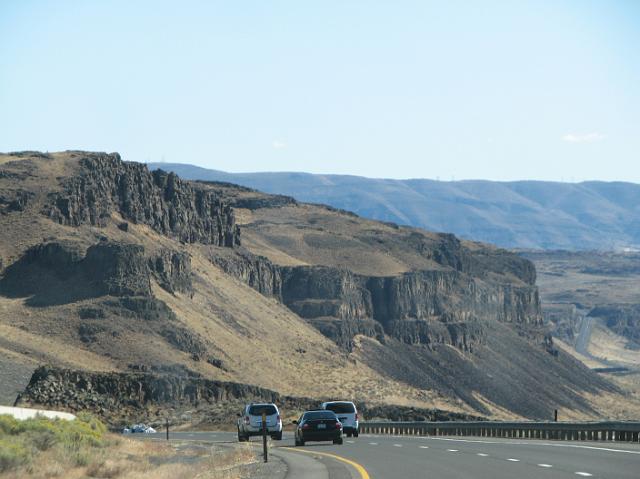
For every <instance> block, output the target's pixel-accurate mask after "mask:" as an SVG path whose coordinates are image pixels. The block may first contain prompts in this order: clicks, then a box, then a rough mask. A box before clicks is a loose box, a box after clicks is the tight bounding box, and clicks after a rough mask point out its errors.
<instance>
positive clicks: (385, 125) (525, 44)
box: [0, 0, 640, 183]
mask: <svg viewBox="0 0 640 479" xmlns="http://www.w3.org/2000/svg"><path fill="white" fill-rule="evenodd" d="M66 149H85V150H96V151H107V152H112V151H118V152H120V153H121V155H122V156H123V158H124V159H125V160H131V161H143V162H149V161H166V162H178V163H192V164H196V165H200V166H203V167H207V168H214V169H219V170H225V171H232V172H248V171H308V172H312V173H336V174H355V175H362V176H370V177H383V178H433V179H442V180H452V179H456V180H459V179H490V180H520V179H539V180H554V181H582V180H594V179H595V180H624V181H632V182H638V183H640V1H636V0H626V1H625V0H617V1H616V0H600V1H589V0H575V1H572V0H549V1H546V0H537V1H526V0H522V1H517V2H516V1H512V0H505V1H491V0H483V1H471V0H469V1H466V2H462V1H456V0H451V1H450V0H447V1H428V0H419V1H403V0H398V1H393V2H388V1H384V2H383V1H374V0H368V1H349V0H342V1H331V0H323V1H321V2H311V1H302V2H301V1H299V0H298V1H267V0H256V1H250V0H238V1H225V2H223V1H201V2H198V1H177V0H176V1H174V2H163V1H144V0H139V1H135V2H133V1H100V2H99V1H64V0H60V1H31V0H0V151H4V152H7V151H17V150H41V151H60V150H66Z"/></svg>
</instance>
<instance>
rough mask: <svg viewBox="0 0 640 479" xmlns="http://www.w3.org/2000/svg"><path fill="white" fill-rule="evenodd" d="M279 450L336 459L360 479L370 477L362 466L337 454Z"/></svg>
mask: <svg viewBox="0 0 640 479" xmlns="http://www.w3.org/2000/svg"><path fill="white" fill-rule="evenodd" d="M280 449H286V450H287V451H293V452H305V453H307V454H317V455H318V456H326V457H330V458H332V459H336V460H338V461H341V462H344V463H345V464H349V465H350V466H351V467H353V468H354V469H355V470H356V471H358V474H360V477H361V478H362V479H371V476H369V473H368V472H367V470H366V469H365V468H364V467H363V466H361V465H360V464H358V463H357V462H355V461H352V460H351V459H347V458H346V457H342V456H338V455H337V454H331V453H328V452H316V451H308V450H306V449H300V448H297V447H288V446H284V447H281V448H280Z"/></svg>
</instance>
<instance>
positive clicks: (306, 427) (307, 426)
mask: <svg viewBox="0 0 640 479" xmlns="http://www.w3.org/2000/svg"><path fill="white" fill-rule="evenodd" d="M309 427H311V426H309V425H308V424H306V423H305V424H303V425H302V429H309Z"/></svg>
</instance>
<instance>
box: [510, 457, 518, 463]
mask: <svg viewBox="0 0 640 479" xmlns="http://www.w3.org/2000/svg"><path fill="white" fill-rule="evenodd" d="M507 461H511V462H520V459H513V458H512V457H510V458H509V459H507Z"/></svg>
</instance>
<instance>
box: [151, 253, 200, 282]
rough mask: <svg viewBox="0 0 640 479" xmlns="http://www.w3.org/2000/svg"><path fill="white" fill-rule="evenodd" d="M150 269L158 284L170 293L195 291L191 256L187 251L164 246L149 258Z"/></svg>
mask: <svg viewBox="0 0 640 479" xmlns="http://www.w3.org/2000/svg"><path fill="white" fill-rule="evenodd" d="M149 269H150V271H151V273H152V274H153V276H154V277H155V279H156V281H158V284H159V285H160V286H162V287H163V288H164V289H165V290H167V291H169V292H170V293H175V292H177V291H179V292H181V293H191V292H193V283H192V271H191V258H190V256H189V255H188V254H187V253H183V252H179V251H172V250H169V249H166V248H163V249H161V250H160V251H159V252H158V253H157V254H156V255H155V256H153V257H151V258H149Z"/></svg>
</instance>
